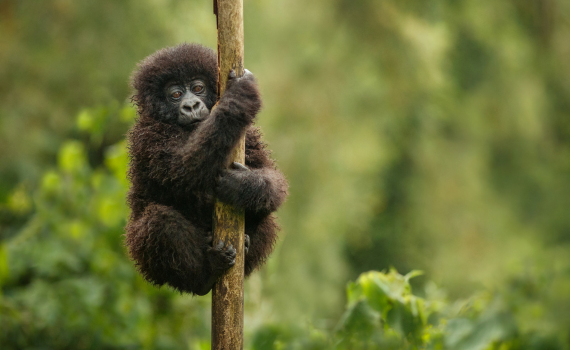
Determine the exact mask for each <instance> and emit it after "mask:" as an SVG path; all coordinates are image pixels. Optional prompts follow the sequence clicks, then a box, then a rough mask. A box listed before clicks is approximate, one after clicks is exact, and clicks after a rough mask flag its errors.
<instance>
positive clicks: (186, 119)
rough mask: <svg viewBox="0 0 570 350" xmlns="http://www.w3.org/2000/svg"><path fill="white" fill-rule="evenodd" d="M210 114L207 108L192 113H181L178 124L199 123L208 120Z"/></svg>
mask: <svg viewBox="0 0 570 350" xmlns="http://www.w3.org/2000/svg"><path fill="white" fill-rule="evenodd" d="M209 114H210V112H209V111H208V110H207V109H206V108H202V109H200V110H198V111H192V112H191V113H180V115H179V117H178V123H180V124H183V125H189V124H194V123H199V122H201V121H204V120H206V118H207V117H208V115H209Z"/></svg>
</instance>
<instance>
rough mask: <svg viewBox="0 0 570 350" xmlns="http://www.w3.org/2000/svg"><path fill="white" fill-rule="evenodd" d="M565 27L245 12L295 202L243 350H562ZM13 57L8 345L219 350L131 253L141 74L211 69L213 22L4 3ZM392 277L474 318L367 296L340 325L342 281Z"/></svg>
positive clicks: (179, 12) (297, 8)
mask: <svg viewBox="0 0 570 350" xmlns="http://www.w3.org/2000/svg"><path fill="white" fill-rule="evenodd" d="M569 18H570V2H568V1H565V0H528V1H514V0H507V1H495V0H458V1H448V0H434V1H425V0H408V1H397V0H383V1H375V0H359V1H351V0H333V1H330V0H314V1H303V0H288V1H267V0H251V1H246V2H245V7H244V20H245V31H246V32H245V38H246V51H245V52H246V63H245V65H246V67H247V68H248V69H250V70H251V71H252V72H254V74H255V75H256V77H257V78H258V80H259V82H260V87H261V89H262V93H263V97H264V109H263V111H262V113H261V114H260V116H259V119H258V123H259V124H260V125H261V126H262V128H263V131H264V135H265V139H266V140H267V141H268V142H269V145H270V148H271V149H272V150H273V156H274V157H275V158H276V159H277V162H278V165H279V167H280V168H281V169H282V170H283V171H284V173H285V174H286V175H287V177H288V179H289V181H290V183H291V188H290V192H291V195H290V197H289V199H288V202H287V203H286V204H285V206H284V207H283V208H282V209H281V210H280V212H279V213H278V216H279V218H280V222H281V226H282V227H283V231H282V234H281V240H280V241H279V242H278V244H277V245H276V251H275V253H274V254H273V255H272V257H271V259H269V261H268V263H267V264H266V265H265V267H264V268H263V269H262V270H261V271H260V272H259V273H257V274H255V275H254V276H253V277H252V278H251V279H250V280H249V281H248V282H246V292H245V297H246V305H245V308H246V309H245V310H246V331H245V336H246V344H248V345H251V346H255V348H256V349H263V348H270V349H272V348H273V346H275V347H278V346H279V347H282V348H288V349H296V348H303V347H305V348H307V347H310V346H314V348H327V347H328V348H330V347H333V346H335V345H338V346H340V345H343V344H344V345H346V344H357V345H358V344H360V345H362V346H369V347H370V348H372V347H373V346H377V345H378V344H382V347H383V348H390V347H392V348H405V347H408V348H413V347H418V346H419V347H421V346H424V347H427V348H429V346H432V345H433V344H439V345H441V347H444V346H445V347H446V348H450V349H451V348H454V347H455V348H460V347H467V348H468V347H469V346H471V345H470V344H474V345H472V346H473V347H475V348H476V347H477V346H487V347H488V348H491V349H493V347H499V348H501V347H502V348H501V349H527V348H530V349H560V348H561V344H563V346H562V348H564V346H566V347H568V345H567V344H568V343H569V342H570V340H569V339H570V333H569V330H568V327H567V325H568V324H570V298H568V295H570V273H569V271H570V268H569V266H570V258H569V257H570V216H569V215H568V209H567V208H568V207H569V206H570V201H569V198H570V182H569V181H568V178H569V177H570V118H568V111H569V110H570V85H569V84H568V82H569V79H568V77H569V76H570V60H568V57H569V52H570V48H569V44H568V42H569V41H568V38H569V37H570V26H569V25H568V23H570V22H569V20H568V19H569ZM0 38H1V39H0V41H1V47H2V49H1V50H0V67H2V68H3V69H0V96H2V103H1V104H0V283H1V293H2V297H1V298H2V299H1V300H2V304H1V305H3V306H2V311H1V312H0V318H1V320H2V321H1V322H3V323H2V324H1V325H0V334H2V337H3V338H2V339H3V340H6V339H11V340H14V341H16V340H17V339H24V340H25V339H30V340H29V343H30V344H32V343H34V342H35V343H34V344H39V343H40V341H43V342H45V343H46V344H48V345H49V344H59V345H53V346H52V347H53V348H57V347H64V346H68V345H65V344H71V340H69V339H72V338H73V339H76V340H77V339H79V340H80V339H89V342H91V343H90V344H99V345H100V347H104V346H115V345H116V344H119V345H117V346H119V347H128V346H132V347H133V348H136V347H137V346H139V347H146V348H152V347H155V348H161V347H162V348H165V347H169V346H171V345H169V344H176V346H177V347H182V348H183V347H190V348H199V349H203V348H208V346H209V342H208V340H207V339H208V336H207V335H206V334H207V324H209V320H208V316H207V305H202V304H201V303H204V304H206V303H207V302H204V301H203V299H204V298H197V299H188V298H185V297H180V296H175V295H171V294H170V293H169V292H168V291H165V290H162V291H158V292H157V291H155V290H154V289H152V288H150V287H148V286H147V285H146V284H144V283H142V281H140V279H139V278H138V277H136V274H135V272H134V271H133V268H132V266H131V265H130V263H129V262H128V261H127V260H126V259H125V258H124V252H123V248H121V245H122V242H121V238H120V235H121V234H122V229H121V227H122V225H123V224H124V219H125V217H126V215H127V212H126V209H125V206H124V199H122V196H123V195H124V191H125V188H126V179H125V177H124V169H125V164H126V158H125V157H126V155H125V153H124V146H125V145H124V144H123V143H122V142H121V140H122V139H123V136H124V133H125V132H126V130H127V127H128V125H129V123H130V121H132V118H133V117H134V112H133V109H132V108H130V107H128V106H125V105H124V103H123V102H122V101H128V99H129V96H130V93H131V92H130V91H129V87H128V79H129V75H130V73H131V71H132V70H133V68H134V67H135V65H136V62H137V61H139V60H140V59H142V58H143V57H145V56H146V55H148V54H150V53H151V52H154V51H155V50H156V49H158V48H161V47H164V46H168V45H173V44H176V43H179V42H182V41H189V42H200V43H203V44H206V45H207V46H210V47H215V40H216V31H215V20H214V16H213V14H212V8H211V1H198V0H193V1H174V0H136V1H135V0H128V1H112V0H100V1H95V0H85V1H69V0H53V1H43V2H42V1H40V2H38V1H31V0H4V1H2V2H1V4H0ZM117 101H121V102H117ZM74 116H79V117H78V118H77V120H76V119H74ZM70 140H73V141H70ZM16 252H17V254H16ZM107 256H108V257H107ZM105 264H107V265H105ZM110 266H112V267H110ZM115 266H116V268H114V267H115ZM390 266H395V267H396V268H397V269H398V270H399V271H410V270H412V269H414V268H419V269H421V270H423V271H425V272H426V276H429V279H430V280H433V281H435V282H436V283H437V284H438V285H441V286H444V287H445V289H446V290H447V291H449V295H450V300H466V301H465V302H445V300H443V299H441V298H440V297H437V295H436V296H434V295H432V294H430V293H428V290H430V286H431V283H430V282H427V279H426V277H425V276H421V277H417V278H414V279H412V280H411V282H410V283H411V285H412V286H413V287H414V290H416V291H422V292H423V290H424V287H425V289H426V292H425V295H424V293H420V294H418V296H413V295H412V294H410V293H409V292H408V291H406V290H405V289H398V288H403V287H401V286H405V285H406V283H407V282H405V281H404V282H403V281H402V280H401V279H399V278H400V277H397V275H394V274H392V273H391V272H389V273H387V274H385V275H378V276H376V277H374V278H372V276H371V275H370V276H368V275H367V276H368V277H366V278H367V279H368V280H369V282H366V283H365V284H363V286H364V285H367V286H368V287H367V288H368V289H363V287H362V286H359V283H360V282H356V283H355V284H354V285H353V286H352V287H350V288H351V293H352V294H351V295H354V300H352V299H351V300H350V303H349V305H348V306H347V308H348V310H353V312H351V313H348V314H346V315H345V318H342V316H341V315H342V314H343V311H344V308H343V306H344V301H345V296H344V294H343V292H342V291H343V286H344V285H345V284H346V283H347V281H348V280H350V279H352V280H355V279H356V278H357V277H358V276H359V275H360V274H361V273H362V272H364V271H369V270H376V271H378V270H383V269H388V268H389V267H390ZM121 271H122V272H121ZM121 274H126V275H125V276H123V275H121ZM129 276H130V277H129ZM379 276H383V277H379ZM83 279H84V280H85V281H88V282H86V285H89V286H92V287H90V288H87V290H84V289H85V288H84V289H81V288H79V287H77V283H75V282H74V283H75V284H74V283H71V282H73V281H78V280H81V281H83ZM374 280H379V281H380V282H381V283H380V282H378V283H377V282H374ZM64 281H71V282H69V285H67V284H64ZM133 281H134V282H133ZM137 281H138V282H137ZM66 283H68V282H66ZM88 283H92V284H88ZM133 283H134V284H135V285H136V287H134V286H133ZM379 283H380V284H379ZM62 285H65V286H66V287H65V288H63V287H62ZM81 285H82V284H81ZM379 285H383V286H384V287H382V288H380V287H378V286H379ZM398 286H400V287H398ZM396 287H398V288H396ZM42 288H43V289H42ZM386 288H387V289H386ZM390 288H395V289H393V290H392V289H390ZM40 290H41V294H40V293H39V291H40ZM109 290H111V291H112V292H108V291H109ZM476 290H487V291H488V292H487V293H486V294H481V295H477V296H473V293H474V291H476ZM101 291H103V292H101ZM56 292H57V293H56ZM34 293H35V294H34ZM89 293H93V295H92V296H91V297H88V294H89ZM101 293H102V294H101ZM156 293H158V294H156ZM161 293H164V295H163V294H161ZM371 293H377V294H371ZM54 294H56V295H55V296H54ZM436 294H437V293H436ZM31 295H33V296H35V298H37V299H33V298H32V296H31ZM97 295H103V296H104V297H103V300H105V302H103V304H102V305H103V306H102V307H99V308H96V307H94V306H92V305H101V304H100V301H97V300H100V297H97ZM374 295H376V296H374ZM398 296H399V297H398ZM419 296H421V298H419ZM42 297H43V298H44V299H41V298H42ZM65 297H66V298H67V299H68V300H69V303H66V302H65V299H64V298H65ZM412 297H413V298H412ZM98 298H99V299H98ZM414 298H415V299H414ZM44 300H45V302H44ZM107 300H109V301H108V302H107ZM118 300H124V301H123V303H125V305H127V302H128V303H130V304H128V305H131V304H132V305H134V306H129V307H126V306H125V309H126V310H129V311H128V312H123V311H116V309H115V308H113V307H109V305H110V304H113V303H115V304H116V303H118ZM371 300H372V301H371ZM411 300H415V308H416V309H417V313H416V311H414V309H413V308H412V305H414V304H413V303H412V301H411ZM422 302H423V303H424V304H423V307H422V306H421V305H420V304H421V303H422ZM97 303H99V304H97ZM184 303H186V304H184ZM418 303H420V304H418ZM438 303H439V304H438ZM115 304H113V305H115ZM182 304H184V305H182ZM54 305H55V306H54ZM90 305H91V306H90ZM149 305H150V306H149ZM162 305H166V306H164V307H163V306H162ZM169 305H170V306H169ZM173 305H175V306H173ZM438 305H439V306H438ZM83 308H85V309H86V310H90V311H89V312H92V314H87V313H86V312H85V313H81V312H75V310H82V309H83ZM158 309H160V310H163V311H162V312H159V311H156V310H158ZM8 310H9V311H8ZM121 310H122V309H121ZM132 310H135V311H132ZM137 310H138V311H137ZM145 310H146V311H145ZM149 310H150V311H149ZM181 310H183V311H181ZM421 310H424V311H425V312H424V313H425V320H424V318H422V316H420V317H419V318H418V317H417V315H421ZM131 312H132V313H131ZM77 314H78V315H79V316H76V315H77ZM9 315H12V316H13V317H12V316H9ZM64 315H68V316H65V317H64ZM133 315H135V316H133ZM136 315H139V316H136ZM74 317H80V318H81V317H83V318H82V319H80V320H79V321H77V323H74V324H78V326H73V325H70V324H69V322H71V321H67V319H68V318H69V320H72V319H74ZM128 317H130V318H128ZM36 319H37V322H36ZM46 319H49V320H55V321H53V322H52V321H50V322H47V321H46ZM91 319H92V320H93V325H91V324H90V323H89V322H88V321H87V320H91ZM339 319H342V320H343V321H342V322H340V323H339V324H338V325H337V320H339ZM100 320H105V321H104V322H102V321H100ZM74 322H75V321H74ZM291 323H295V324H296V326H289V325H290V324H291ZM5 324H6V325H7V326H6V327H4V325H5ZM79 324H80V325H81V326H79ZM99 324H103V326H101V327H100V328H101V329H104V330H105V331H104V332H103V331H101V332H103V333H101V332H100V331H99V328H97V327H98V326H95V325H99ZM335 325H336V326H338V328H336V331H337V333H335V334H334V335H333V333H332V331H331V330H332V329H333V328H334V327H335ZM341 325H344V326H341ZM83 326H85V327H87V328H83ZM63 327H68V329H66V330H65V331H60V330H61V329H64V328H63ZM430 327H431V328H430ZM307 328H309V329H310V330H307ZM258 330H259V332H258ZM7 332H10V334H11V336H10V337H9V336H8V335H7V334H8V333H7ZM94 332H95V333H94ZM96 332H99V333H96ZM513 332H514V333H513ZM119 333H120V334H123V335H121V336H119ZM18 334H19V335H18ZM62 334H63V335H65V337H68V338H65V337H64V336H63V335H62ZM175 334H178V335H175ZM364 334H365V335H370V338H371V339H370V340H366V341H365V340H363V338H362V337H363V335H364ZM12 335H13V336H12ZM60 335H61V337H60ZM341 335H342V337H341ZM427 335H429V339H428V338H426V337H427ZM451 335H453V336H451ZM313 336H314V338H313ZM57 337H59V338H57ZM82 337H85V338H82ZM34 339H35V340H34ZM41 339H44V340H41ZM58 339H59V340H58ZM66 339H67V340H66ZM173 339H174V340H173ZM24 340H18V341H21V342H23V341H24ZM79 340H77V342H76V343H77V344H80V346H78V347H79V348H80V347H82V346H83V345H81V344H84V343H82V342H81V341H79ZM337 342H340V343H338V344H337ZM11 344H15V343H11ZM18 344H23V343H18ZM136 344H138V345H136ZM323 344H324V345H323ZM422 344H423V345H422ZM430 344H432V345H430ZM489 344H492V345H489ZM2 345H4V344H2ZM60 345H61V346H60ZM344 345H343V346H344ZM360 345H358V346H360ZM439 345H438V346H439ZM93 346H94V347H96V346H95V345H93ZM355 346H356V345H355ZM433 346H435V345H433ZM4 347H5V346H3V347H2V348H4ZM18 347H19V346H18ZM83 347H86V346H83ZM8 348H9V347H8ZM436 348H437V347H436Z"/></svg>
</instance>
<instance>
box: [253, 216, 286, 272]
mask: <svg viewBox="0 0 570 350" xmlns="http://www.w3.org/2000/svg"><path fill="white" fill-rule="evenodd" d="M248 220H249V221H250V222H251V221H254V222H252V223H251V224H248ZM245 222H246V227H245V233H246V234H247V235H248V236H249V239H250V243H249V250H248V252H247V254H246V256H245V275H246V276H248V275H250V274H251V273H252V272H253V271H254V270H255V269H256V268H258V267H259V266H261V265H262V264H263V263H264V262H265V260H267V258H268V257H269V254H271V252H272V251H273V246H274V245H275V242H276V241H277V231H278V230H279V226H278V225H277V223H275V218H274V217H273V216H271V215H268V216H265V217H263V218H261V219H250V218H247V217H246V220H245Z"/></svg>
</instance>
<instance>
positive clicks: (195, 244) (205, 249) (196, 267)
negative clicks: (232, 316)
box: [125, 204, 235, 295]
mask: <svg viewBox="0 0 570 350" xmlns="http://www.w3.org/2000/svg"><path fill="white" fill-rule="evenodd" d="M126 231H127V234H126V240H125V242H126V245H127V247H128V249H129V254H130V256H131V257H132V258H133V260H135V262H136V265H137V268H138V269H139V271H140V272H141V274H142V275H143V276H144V277H145V279H146V280H147V281H149V282H151V283H153V284H155V285H159V286H162V285H164V284H168V285H170V286H172V287H174V288H175V289H177V290H179V291H184V292H192V293H195V294H199V295H203V294H206V293H208V292H209V291H210V289H211V288H212V285H213V284H214V283H215V281H216V279H217V277H219V275H220V274H221V273H222V272H223V271H224V270H225V269H227V268H228V267H230V266H232V265H233V263H234V260H235V250H233V248H232V247H224V246H223V243H222V245H221V246H220V245H217V246H216V247H215V248H212V247H211V246H210V243H211V239H209V237H208V233H207V232H204V231H201V230H199V229H197V228H196V227H194V226H193V225H192V224H191V223H190V222H189V221H188V220H187V219H186V218H184V217H183V216H182V215H181V214H180V213H179V212H178V211H176V210H174V209H173V208H171V207H168V206H164V205H160V204H150V205H148V206H147V207H146V208H145V210H144V212H143V214H142V215H141V216H140V217H139V218H137V219H136V220H131V221H130V222H129V224H128V225H127V228H126ZM232 254H233V255H232Z"/></svg>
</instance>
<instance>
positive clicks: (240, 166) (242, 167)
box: [232, 162, 249, 170]
mask: <svg viewBox="0 0 570 350" xmlns="http://www.w3.org/2000/svg"><path fill="white" fill-rule="evenodd" d="M232 168H233V169H235V170H249V168H248V167H246V166H245V165H243V164H241V163H239V162H233V163H232Z"/></svg>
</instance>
